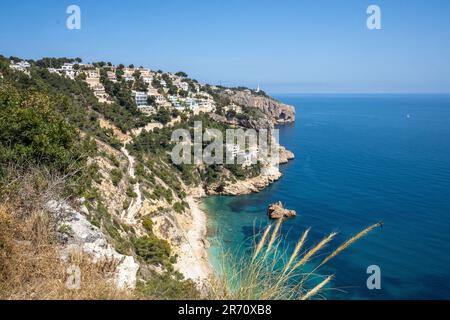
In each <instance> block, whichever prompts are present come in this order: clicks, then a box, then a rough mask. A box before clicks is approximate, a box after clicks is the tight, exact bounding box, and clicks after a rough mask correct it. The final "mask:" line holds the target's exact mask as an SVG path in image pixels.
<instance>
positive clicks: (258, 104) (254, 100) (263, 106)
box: [222, 90, 295, 124]
mask: <svg viewBox="0 0 450 320" xmlns="http://www.w3.org/2000/svg"><path fill="white" fill-rule="evenodd" d="M222 95H223V96H224V97H226V98H228V99H230V100H231V102H233V103H235V104H237V105H240V106H246V107H252V108H258V109H260V110H261V111H262V112H264V113H265V114H266V115H268V116H269V117H270V118H271V119H272V120H273V122H274V123H279V124H282V123H290V122H294V121H295V108H294V107H293V106H290V105H287V104H284V103H281V102H278V101H276V100H274V99H273V98H271V97H268V96H266V95H263V94H254V93H252V92H248V91H241V90H226V91H224V92H223V93H222Z"/></svg>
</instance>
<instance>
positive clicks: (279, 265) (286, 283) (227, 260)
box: [210, 220, 381, 300]
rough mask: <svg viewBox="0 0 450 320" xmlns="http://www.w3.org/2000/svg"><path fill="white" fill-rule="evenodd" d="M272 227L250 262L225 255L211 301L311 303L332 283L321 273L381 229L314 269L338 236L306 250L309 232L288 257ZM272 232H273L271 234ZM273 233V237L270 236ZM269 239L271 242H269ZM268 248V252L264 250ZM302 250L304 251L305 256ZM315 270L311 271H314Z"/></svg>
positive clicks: (277, 229)
mask: <svg viewBox="0 0 450 320" xmlns="http://www.w3.org/2000/svg"><path fill="white" fill-rule="evenodd" d="M281 223H282V221H281V220H280V221H278V222H277V223H276V225H275V227H274V228H272V226H271V225H269V226H268V227H267V228H266V229H265V231H264V232H263V233H262V237H261V238H260V240H259V241H258V242H257V243H255V244H254V250H253V253H252V254H251V259H248V258H247V257H241V258H239V259H237V261H236V260H233V258H232V255H231V254H224V257H223V260H222V272H221V275H219V276H218V278H217V279H216V280H215V282H214V283H213V285H212V291H211V293H210V297H211V298H213V299H218V300H308V299H312V298H316V297H318V296H319V295H320V294H321V292H322V291H323V290H324V288H325V287H326V286H327V285H328V284H329V283H330V282H331V281H332V279H333V277H334V276H333V275H329V276H320V275H318V274H317V272H318V270H319V269H320V268H321V267H322V266H323V265H325V264H326V263H327V262H329V261H330V260H331V259H333V258H334V257H336V256H337V255H338V254H339V253H341V252H342V251H344V250H345V249H347V248H348V247H350V246H351V245H352V244H353V243H355V242H356V241H357V240H359V239H361V238H362V237H364V236H365V235H367V234H368V233H369V232H371V231H373V230H374V229H376V228H378V227H380V226H381V224H380V223H377V224H374V225H372V226H370V227H368V228H366V229H364V230H363V231H362V232H360V233H358V234H357V235H356V236H354V237H352V238H350V239H349V240H347V241H346V242H344V243H343V244H342V245H340V246H338V247H337V249H335V250H333V251H332V252H331V253H330V254H329V255H328V256H327V257H326V258H325V259H323V261H322V262H321V263H319V264H317V265H316V266H314V263H313V260H314V259H315V258H317V257H318V256H319V253H320V252H323V250H324V249H325V248H326V247H327V246H328V245H329V244H330V242H331V241H332V240H333V239H334V238H335V236H336V233H331V234H330V235H328V236H326V237H324V238H323V239H322V240H321V241H319V242H318V243H317V244H315V245H313V246H311V247H310V248H309V249H307V250H304V247H305V246H306V242H307V239H308V235H309V232H310V230H309V229H308V230H306V231H305V232H304V233H303V234H302V236H301V238H300V239H299V241H298V242H297V244H296V245H295V247H294V250H293V251H292V253H291V254H290V255H289V256H288V257H286V254H285V252H286V250H284V249H285V248H281V244H282V239H281V237H280V226H281ZM271 230H273V231H271ZM271 232H272V233H271ZM268 239H269V240H268ZM264 248H265V250H264ZM302 250H304V251H303V252H302ZM311 270H312V271H311Z"/></svg>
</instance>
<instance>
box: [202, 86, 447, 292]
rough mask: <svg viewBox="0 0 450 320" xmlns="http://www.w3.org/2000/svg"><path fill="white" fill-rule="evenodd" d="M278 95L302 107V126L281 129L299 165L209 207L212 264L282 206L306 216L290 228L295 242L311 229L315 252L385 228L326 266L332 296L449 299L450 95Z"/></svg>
mask: <svg viewBox="0 0 450 320" xmlns="http://www.w3.org/2000/svg"><path fill="white" fill-rule="evenodd" d="M276 98H277V99H279V100H280V101H282V102H285V103H288V104H291V105H293V106H295V108H296V112H297V122H296V123H295V124H292V125H286V126H281V127H280V128H279V129H280V142H281V144H283V145H285V146H286V147H287V148H288V149H290V150H292V151H293V152H294V153H295V155H296V159H295V160H294V161H293V162H291V163H289V164H288V165H285V166H283V167H282V168H281V169H282V172H283V174H284V176H283V178H282V179H281V180H280V181H278V182H276V183H275V184H273V185H272V186H270V187H269V188H267V189H265V190H264V191H263V192H261V193H259V194H253V195H249V196H239V197H211V198H208V199H206V200H205V201H204V204H203V205H204V207H205V208H206V210H207V211H208V217H209V222H208V223H209V230H210V237H209V240H210V241H211V242H212V247H211V249H210V257H211V260H212V262H213V264H216V263H217V256H218V254H219V253H218V252H219V248H220V247H223V248H224V249H225V250H226V251H231V252H237V248H238V247H239V246H241V245H242V243H243V242H244V239H246V238H249V237H251V236H252V235H253V234H254V226H255V225H256V226H257V227H259V226H261V225H263V226H264V225H266V224H267V223H269V221H268V219H267V215H266V211H267V206H268V205H269V204H270V203H273V202H275V201H280V200H281V201H282V202H283V203H284V204H285V205H286V206H287V207H288V208H290V209H295V210H297V213H298V214H299V215H298V217H297V218H295V219H292V220H288V221H287V222H286V223H285V224H284V225H283V235H284V236H285V237H286V241H287V244H288V245H291V246H293V245H294V244H295V242H296V241H297V240H298V239H299V237H300V236H301V234H302V232H303V231H304V230H305V229H306V228H308V227H311V228H312V231H311V232H312V233H311V237H310V242H309V245H310V246H311V245H313V244H314V243H315V241H318V240H320V239H321V238H322V237H323V236H325V235H326V234H328V233H330V232H332V231H337V232H339V236H338V237H337V239H336V240H335V241H334V242H333V244H334V245H335V246H336V245H339V244H340V243H341V242H343V241H345V240H346V239H347V238H348V237H350V236H351V235H353V234H356V233H358V232H359V231H360V230H362V229H363V228H365V227H367V226H369V225H371V224H373V223H376V222H378V221H383V222H384V227H383V228H382V229H378V230H376V231H374V232H373V233H371V234H369V235H368V236H367V237H365V238H363V239H361V240H360V241H359V242H358V243H356V244H355V245H353V246H352V247H351V248H349V249H348V250H347V251H344V252H343V253H342V254H340V255H339V256H338V257H337V258H335V259H334V260H332V261H331V262H330V263H329V265H328V266H327V267H325V268H324V269H322V271H321V273H322V274H335V275H336V278H335V280H334V282H333V283H332V285H331V287H333V288H334V290H329V291H326V292H325V295H326V297H327V298H328V299H450V96H446V95H286V96H278V97H276ZM248 243H249V242H248ZM335 246H333V245H331V246H330V247H329V250H331V249H332V248H333V247H335ZM370 265H378V266H379V267H380V268H381V290H372V291H371V290H368V289H367V286H366V280H367V278H368V276H369V275H368V274H367V273H366V270H367V267H368V266H370Z"/></svg>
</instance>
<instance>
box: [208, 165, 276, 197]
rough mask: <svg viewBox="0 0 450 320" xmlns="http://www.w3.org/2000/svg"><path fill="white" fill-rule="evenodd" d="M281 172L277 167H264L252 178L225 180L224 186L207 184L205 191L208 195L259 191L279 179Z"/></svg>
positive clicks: (234, 194)
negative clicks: (262, 171)
mask: <svg viewBox="0 0 450 320" xmlns="http://www.w3.org/2000/svg"><path fill="white" fill-rule="evenodd" d="M281 176H282V174H281V172H280V171H279V170H278V169H277V168H272V169H270V168H266V169H265V170H264V173H263V174H261V175H259V176H257V177H253V178H249V179H245V180H240V181H237V182H234V183H233V182H227V183H226V184H225V185H224V186H221V187H219V185H214V184H212V185H208V186H206V187H205V188H206V193H207V194H208V195H227V196H240V195H247V194H252V193H258V192H261V191H262V190H263V189H265V188H266V187H268V186H269V185H270V184H272V183H273V182H275V181H277V180H279V179H280V178H281Z"/></svg>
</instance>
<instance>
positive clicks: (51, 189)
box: [0, 171, 129, 300]
mask: <svg viewBox="0 0 450 320" xmlns="http://www.w3.org/2000/svg"><path fill="white" fill-rule="evenodd" d="M9 181H12V182H11V183H10V184H9V185H7V186H5V185H3V186H2V190H0V191H1V199H0V248H1V249H0V299H33V300H45V299H58V300H60V299H125V298H129V293H127V292H122V291H119V290H117V289H116V288H115V286H114V284H113V283H111V281H110V279H111V272H112V270H113V268H114V265H113V263H111V262H110V261H103V262H100V263H96V264H94V263H92V262H91V259H90V258H89V257H88V256H86V255H85V254H70V255H69V257H68V260H66V261H63V260H62V259H61V251H60V250H61V247H60V246H59V244H58V242H57V241H56V239H57V232H56V228H57V224H56V223H55V217H53V216H52V215H51V214H49V213H48V212H47V211H46V210H45V209H44V207H45V206H44V204H45V201H48V200H49V198H50V197H51V196H57V193H58V191H57V190H58V189H59V184H60V183H61V181H60V179H52V177H49V176H45V174H43V173H42V172H37V171H33V172H27V173H24V174H21V176H20V177H17V178H16V179H10V180H9ZM71 265H75V266H77V267H78V268H79V269H80V271H81V273H80V275H81V287H80V289H79V290H71V289H69V288H68V286H67V284H66V283H67V281H68V279H69V276H70V274H69V273H68V268H69V267H70V266H71Z"/></svg>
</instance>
